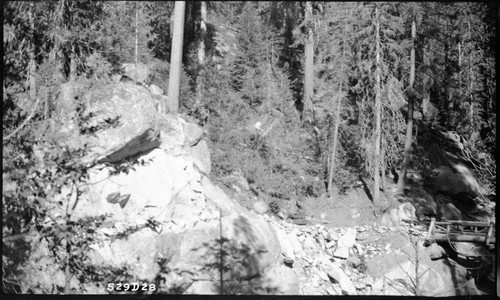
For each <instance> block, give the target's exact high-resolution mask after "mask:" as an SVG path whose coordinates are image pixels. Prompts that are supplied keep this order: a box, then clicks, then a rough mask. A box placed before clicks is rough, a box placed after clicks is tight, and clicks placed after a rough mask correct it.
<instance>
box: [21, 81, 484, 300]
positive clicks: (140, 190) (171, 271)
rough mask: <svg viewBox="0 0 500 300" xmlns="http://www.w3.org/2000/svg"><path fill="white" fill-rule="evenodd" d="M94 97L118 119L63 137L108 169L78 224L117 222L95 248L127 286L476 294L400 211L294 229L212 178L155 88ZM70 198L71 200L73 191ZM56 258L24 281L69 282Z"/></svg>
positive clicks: (197, 144) (196, 131) (96, 106)
mask: <svg viewBox="0 0 500 300" xmlns="http://www.w3.org/2000/svg"><path fill="white" fill-rule="evenodd" d="M84 99H86V110H87V111H89V112H92V113H93V118H92V119H91V122H94V123H95V125H96V126H97V125H98V124H99V122H102V121H105V120H118V121H117V123H116V124H115V125H114V126H112V127H111V128H108V129H105V130H102V131H98V132H97V133H96V135H94V136H91V137H86V136H80V135H79V134H78V128H77V126H76V125H75V124H74V123H71V122H70V121H68V122H69V123H68V124H67V125H68V126H65V127H64V130H62V131H63V132H65V134H68V138H67V140H66V143H67V144H68V145H78V144H84V143H86V144H89V145H90V146H91V147H90V149H91V151H90V153H89V155H88V156H87V159H88V160H89V161H95V160H97V161H98V162H99V163H98V164H97V165H95V166H94V167H93V168H92V169H91V171H90V174H91V175H90V180H89V183H88V186H87V187H88V188H87V190H86V192H85V195H84V196H83V197H82V199H81V200H80V201H79V202H78V203H74V205H75V209H74V211H73V213H72V214H71V218H72V219H73V220H75V221H77V222H78V220H79V219H80V218H85V217H95V216H101V215H107V216H108V217H107V221H106V222H104V223H102V224H101V225H100V226H99V227H98V228H96V229H95V234H96V235H97V236H98V237H99V241H100V242H99V243H95V244H93V245H91V250H90V254H89V260H88V265H91V266H95V267H97V268H99V267H104V266H106V267H108V268H111V269H112V268H114V269H122V270H123V268H124V267H126V273H127V276H128V277H122V278H121V279H120V278H118V279H117V281H120V280H121V281H123V282H127V280H128V281H130V280H133V281H134V282H142V283H148V284H155V289H156V292H164V293H186V294H218V293H221V292H223V293H229V294H302V295H374V294H386V295H401V294H403V295H408V294H422V295H433V296H438V295H440V296H449V295H457V294H471V293H472V294H474V293H478V292H477V291H475V290H473V287H471V286H470V284H469V283H468V282H467V280H466V279H467V278H465V277H466V276H465V275H464V272H465V271H464V270H460V268H459V266H453V268H452V267H450V266H447V265H446V264H449V262H437V263H436V262H434V261H431V260H430V256H433V257H435V258H436V257H437V256H442V255H441V254H442V249H439V248H437V247H428V248H424V247H423V246H422V236H423V235H425V228H418V227H414V226H412V225H408V224H404V223H401V222H400V219H401V218H405V217H407V215H406V212H405V211H403V210H402V209H401V210H400V211H398V210H396V211H394V212H393V213H392V214H393V216H392V219H391V222H389V223H390V224H392V227H383V226H378V225H377V224H374V225H373V226H372V225H365V226H356V227H347V228H327V227H325V226H324V225H320V224H316V225H307V226H304V225H302V226H301V225H296V224H290V223H287V222H286V221H284V220H280V219H277V218H275V217H274V216H269V215H267V214H266V208H265V205H264V207H262V206H259V205H256V206H254V209H253V210H249V209H248V208H246V207H244V206H242V205H241V204H240V203H239V202H238V201H236V200H235V199H233V198H231V197H229V196H228V195H227V194H226V193H225V192H224V191H223V190H222V189H221V188H219V187H218V186H216V185H215V184H214V183H212V181H211V180H210V178H209V177H210V169H211V166H210V151H209V149H208V146H207V143H206V141H205V140H204V131H203V129H202V128H200V127H199V126H198V125H196V124H195V123H194V122H193V121H192V120H191V119H190V118H189V117H186V116H181V115H172V114H168V113H163V112H162V109H159V106H158V105H157V102H158V99H157V98H155V96H154V95H153V94H152V93H151V92H150V91H149V90H148V89H147V88H145V87H143V86H137V85H132V84H113V85H110V86H106V87H104V88H103V89H101V90H97V91H91V92H89V93H87V94H86V96H85V97H84ZM70 109H71V108H70ZM67 113H68V112H67ZM133 161H135V164H133V165H132V167H130V168H128V169H127V171H126V172H117V169H118V166H124V165H126V164H130V163H131V162H133ZM67 196H70V197H69V198H70V199H73V198H71V193H70V190H69V189H68V195H67ZM410 217H414V215H413V216H412V215H410ZM384 234H393V235H395V236H392V237H389V240H397V238H399V240H400V245H399V246H400V247H394V246H391V244H390V243H389V242H387V243H377V238H376V239H372V238H373V237H380V236H383V235H384ZM411 237H412V238H411ZM417 237H420V238H421V239H420V241H417V240H418V239H417ZM48 251H49V250H48V249H47V247H46V246H43V244H42V246H41V247H39V248H38V249H36V251H34V252H33V254H32V255H31V262H32V263H30V265H29V266H27V267H26V274H27V276H26V278H25V280H27V281H29V282H30V285H31V286H33V285H36V286H38V287H39V288H40V290H43V291H50V290H51V287H53V286H54V285H56V286H59V287H62V286H64V280H65V278H64V273H63V271H62V270H59V269H57V268H52V269H51V268H49V266H50V265H51V264H53V262H52V261H51V260H50V259H49V258H48V255H47V254H48V253H49V252H48ZM384 255H389V256H390V257H398V261H397V262H396V261H394V259H392V262H391V263H389V264H387V263H386V262H381V264H383V265H384V267H387V266H390V268H389V269H387V270H384V273H383V274H380V273H379V272H376V271H374V270H376V269H377V265H375V266H374V267H373V266H372V267H370V264H371V263H373V262H375V261H376V260H375V258H377V257H382V256H384ZM399 259H400V260H399ZM417 261H418V262H417ZM395 262H396V263H395ZM415 264H417V267H415ZM446 268H448V269H447V270H446ZM41 269H43V270H44V272H43V273H42V272H40V271H39V270H41ZM382 269H383V268H382ZM451 269H453V270H454V271H453V272H454V273H453V272H449V271H450V270H451ZM47 270H51V271H50V272H47ZM415 270H418V275H415ZM412 278H413V279H412ZM415 278H418V279H419V281H418V282H419V283H418V284H415V283H414V282H415ZM457 278H459V279H457ZM221 282H222V287H221ZM71 285H72V288H73V290H74V291H77V292H79V293H93V294H106V293H109V292H110V291H108V290H107V289H106V283H104V282H95V281H92V280H89V279H88V280H83V279H82V278H79V279H77V278H76V277H73V279H72V281H71ZM459 285H462V287H459Z"/></svg>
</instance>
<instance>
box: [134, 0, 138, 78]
mask: <svg viewBox="0 0 500 300" xmlns="http://www.w3.org/2000/svg"><path fill="white" fill-rule="evenodd" d="M138 60H139V3H138V2H136V3H135V72H136V75H135V76H134V82H136V81H137V62H138Z"/></svg>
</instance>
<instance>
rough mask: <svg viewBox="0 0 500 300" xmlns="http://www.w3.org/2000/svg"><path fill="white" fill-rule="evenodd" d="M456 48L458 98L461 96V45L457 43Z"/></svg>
mask: <svg viewBox="0 0 500 300" xmlns="http://www.w3.org/2000/svg"><path fill="white" fill-rule="evenodd" d="M457 48H458V91H459V93H458V94H459V95H460V97H461V96H462V43H461V42H460V41H459V42H458V44H457Z"/></svg>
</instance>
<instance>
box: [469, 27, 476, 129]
mask: <svg viewBox="0 0 500 300" xmlns="http://www.w3.org/2000/svg"><path fill="white" fill-rule="evenodd" d="M467 27H468V30H469V41H472V36H471V32H470V21H467ZM470 49H471V50H470V52H469V79H468V81H469V90H468V91H467V95H468V96H469V118H470V126H471V132H472V131H473V130H474V127H475V126H474V80H475V78H474V73H473V69H472V51H473V48H472V47H471V48H470Z"/></svg>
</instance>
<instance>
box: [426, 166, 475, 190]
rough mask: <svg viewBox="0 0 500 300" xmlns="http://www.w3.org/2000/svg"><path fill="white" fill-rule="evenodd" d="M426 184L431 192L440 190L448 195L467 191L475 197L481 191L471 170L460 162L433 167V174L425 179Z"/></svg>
mask: <svg viewBox="0 0 500 300" xmlns="http://www.w3.org/2000/svg"><path fill="white" fill-rule="evenodd" d="M426 186H427V188H428V189H429V190H431V192H432V193H439V192H442V193H447V194H450V195H458V194H460V193H467V194H470V195H472V196H473V197H476V196H479V195H480V194H481V192H482V189H481V187H480V185H479V183H478V182H477V180H476V178H475V176H474V174H473V173H472V171H471V170H470V169H469V168H467V167H466V166H464V165H461V164H453V165H452V166H441V167H439V168H436V169H434V170H433V174H432V175H431V176H430V178H427V180H426Z"/></svg>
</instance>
